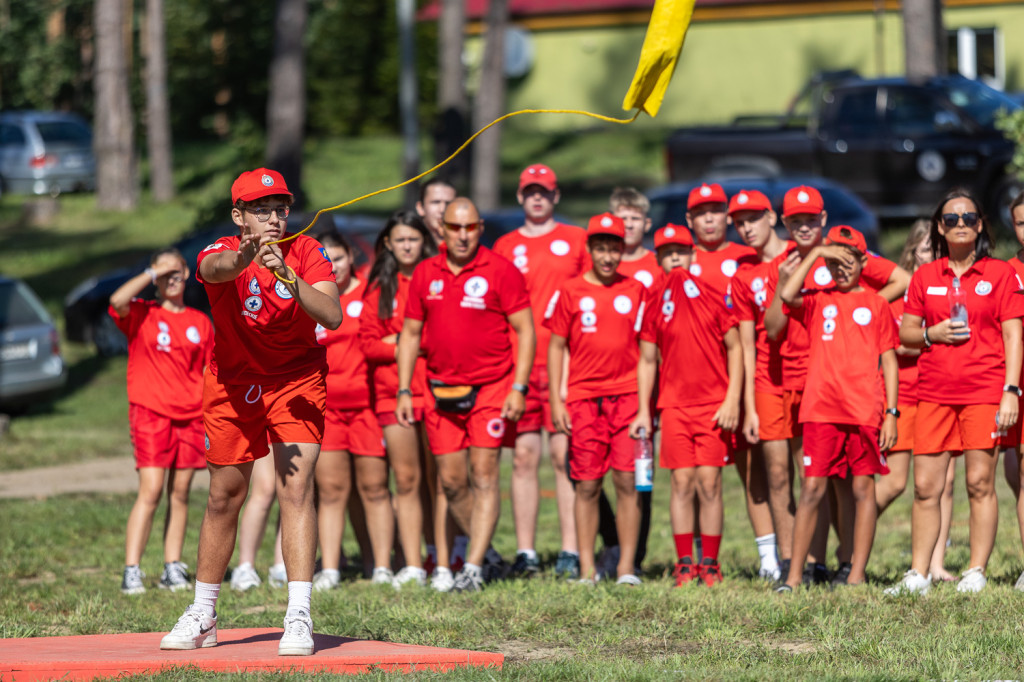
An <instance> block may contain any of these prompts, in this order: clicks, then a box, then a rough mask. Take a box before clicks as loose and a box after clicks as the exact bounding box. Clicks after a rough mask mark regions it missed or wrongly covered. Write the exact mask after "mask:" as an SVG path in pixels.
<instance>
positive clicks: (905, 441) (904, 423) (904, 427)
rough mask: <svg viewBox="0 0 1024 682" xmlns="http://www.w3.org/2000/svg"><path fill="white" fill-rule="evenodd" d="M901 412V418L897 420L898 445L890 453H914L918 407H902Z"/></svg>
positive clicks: (900, 407)
mask: <svg viewBox="0 0 1024 682" xmlns="http://www.w3.org/2000/svg"><path fill="white" fill-rule="evenodd" d="M899 410H900V418H899V419H897V420H896V445H893V446H892V449H891V450H889V452H913V450H914V422H915V421H917V405H900V406H899Z"/></svg>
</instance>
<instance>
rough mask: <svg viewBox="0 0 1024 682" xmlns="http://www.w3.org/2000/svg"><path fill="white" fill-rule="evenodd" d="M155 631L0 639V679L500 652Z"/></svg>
mask: <svg viewBox="0 0 1024 682" xmlns="http://www.w3.org/2000/svg"><path fill="white" fill-rule="evenodd" d="M163 636H164V633H162V632H146V633H138V634H125V635H79V636H74V637H26V638H23V639H0V680H3V681H4V682H22V681H24V680H52V679H61V680H92V679H96V678H104V677H114V676H117V675H123V674H139V673H156V672H159V671H161V670H164V669H167V668H176V667H181V666H186V665H191V666H195V667H197V668H202V669H203V670H215V671H220V672H246V671H249V672H257V671H268V670H280V671H289V670H290V671H293V672H303V671H307V672H312V671H322V672H331V673H362V672H366V671H368V670H369V669H370V668H371V667H372V668H376V669H382V670H386V671H389V672H412V671H414V670H439V671H445V670H452V669H453V668H456V667H459V666H470V665H472V666H494V667H497V668H500V667H501V665H502V663H503V662H504V660H505V657H504V656H503V655H502V654H497V653H489V652H485V651H465V650H462V649H441V648H436V647H430V646H417V645H413V644H393V643H391V642H372V641H367V640H362V639H349V638H347V637H333V636H331V635H316V634H314V635H313V640H314V641H315V642H316V649H315V653H314V654H313V655H312V656H278V655H277V643H278V641H279V640H280V639H281V630H280V629H273V628H250V629H239V630H218V632H217V640H218V644H217V646H215V647H210V648H208V649H197V650H195V651H161V650H160V638H161V637H163Z"/></svg>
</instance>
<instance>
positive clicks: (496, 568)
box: [455, 556, 512, 585]
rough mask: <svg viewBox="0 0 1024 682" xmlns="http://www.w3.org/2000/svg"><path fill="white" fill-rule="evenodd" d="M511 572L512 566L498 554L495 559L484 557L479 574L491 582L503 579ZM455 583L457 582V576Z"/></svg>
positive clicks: (485, 580) (486, 581)
mask: <svg viewBox="0 0 1024 682" xmlns="http://www.w3.org/2000/svg"><path fill="white" fill-rule="evenodd" d="M511 573H512V566H511V565H509V563H508V562H507V561H505V560H504V559H502V558H501V557H500V556H499V557H498V558H497V560H492V559H490V558H485V559H484V565H483V566H482V567H481V575H482V577H483V580H484V582H485V583H493V582H496V581H498V580H505V579H506V578H508V576H509V574H511ZM455 580H456V585H457V584H458V578H456V579H455Z"/></svg>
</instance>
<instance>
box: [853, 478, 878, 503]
mask: <svg viewBox="0 0 1024 682" xmlns="http://www.w3.org/2000/svg"><path fill="white" fill-rule="evenodd" d="M866 500H871V501H872V502H874V501H875V481H874V479H872V478H870V477H868V476H863V477H862V476H858V477H856V478H854V479H853V501H854V502H856V503H858V504H859V503H861V502H864V501H866Z"/></svg>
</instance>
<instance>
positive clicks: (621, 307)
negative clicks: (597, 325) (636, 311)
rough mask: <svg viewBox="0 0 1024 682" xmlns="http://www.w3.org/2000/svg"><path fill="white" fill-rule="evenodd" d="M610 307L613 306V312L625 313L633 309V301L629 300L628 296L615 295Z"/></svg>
mask: <svg viewBox="0 0 1024 682" xmlns="http://www.w3.org/2000/svg"><path fill="white" fill-rule="evenodd" d="M612 307H614V308H615V312H617V313H621V314H623V315H626V314H628V313H629V311H631V310H632V309H633V301H631V300H629V296H616V297H615V300H614V301H612Z"/></svg>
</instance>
